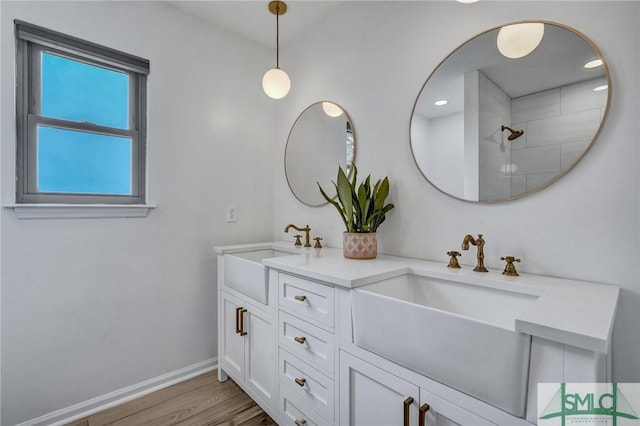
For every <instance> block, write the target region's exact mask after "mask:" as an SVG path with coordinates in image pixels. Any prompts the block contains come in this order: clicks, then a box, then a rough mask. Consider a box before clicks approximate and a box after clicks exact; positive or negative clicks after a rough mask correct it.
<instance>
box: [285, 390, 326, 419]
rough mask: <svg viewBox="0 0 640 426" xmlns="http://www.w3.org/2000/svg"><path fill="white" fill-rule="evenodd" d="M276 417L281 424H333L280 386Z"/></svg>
mask: <svg viewBox="0 0 640 426" xmlns="http://www.w3.org/2000/svg"><path fill="white" fill-rule="evenodd" d="M278 418H279V422H280V423H279V424H281V425H283V426H331V425H332V424H333V423H332V422H328V421H327V420H325V419H323V418H322V417H321V416H320V415H319V414H318V413H316V412H315V410H313V409H312V408H310V407H308V406H306V405H305V404H304V403H303V402H301V401H300V400H299V399H298V398H296V397H295V396H293V395H292V394H291V392H289V391H288V390H287V389H286V388H284V387H282V386H281V387H280V404H279V406H278Z"/></svg>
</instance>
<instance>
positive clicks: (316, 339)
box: [278, 311, 335, 376]
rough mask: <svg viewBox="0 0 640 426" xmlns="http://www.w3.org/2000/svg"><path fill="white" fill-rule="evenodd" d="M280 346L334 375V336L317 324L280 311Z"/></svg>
mask: <svg viewBox="0 0 640 426" xmlns="http://www.w3.org/2000/svg"><path fill="white" fill-rule="evenodd" d="M279 323H280V325H279V329H280V336H279V338H278V340H279V343H280V346H281V347H283V348H285V349H287V350H288V351H289V352H291V353H292V354H293V355H295V356H297V357H298V358H300V359H301V360H302V361H304V362H306V363H307V364H309V365H311V366H312V367H314V368H317V369H319V370H321V371H322V372H324V373H326V374H328V375H330V376H333V370H334V358H335V357H334V353H335V352H334V336H333V334H331V333H329V332H328V331H325V330H323V329H321V328H319V327H316V326H315V325H312V324H310V323H308V322H306V321H303V320H301V319H299V318H296V317H294V316H292V315H289V314H287V313H285V312H282V311H281V312H280V320H279Z"/></svg>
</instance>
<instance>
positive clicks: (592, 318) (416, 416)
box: [217, 243, 619, 426]
mask: <svg viewBox="0 0 640 426" xmlns="http://www.w3.org/2000/svg"><path fill="white" fill-rule="evenodd" d="M284 248H286V246H282V245H280V244H278V243H271V244H270V245H266V244H256V245H253V246H250V245H246V246H232V247H228V248H224V247H222V248H218V249H217V250H218V253H219V254H221V256H219V260H218V285H219V292H218V295H219V302H218V307H219V311H218V318H219V329H218V362H219V378H220V380H224V379H226V374H228V375H229V376H231V377H232V378H233V379H234V380H235V381H236V382H237V383H238V385H240V387H242V388H243V389H244V390H245V391H246V392H247V393H248V394H249V395H250V396H251V397H252V398H253V399H254V400H255V401H256V402H257V403H258V404H259V405H260V406H261V407H262V408H263V409H264V410H265V411H266V412H267V413H268V414H269V415H270V416H271V417H273V418H274V420H276V421H277V422H278V424H280V425H291V426H302V425H305V426H358V425H360V426H376V425H379V426H391V425H393V426H395V425H407V426H427V425H428V426H456V425H458V426H468V425H473V426H486V425H501V426H502V425H506V426H531V425H533V424H536V422H537V400H536V391H537V384H538V383H543V382H609V381H611V375H610V372H611V355H610V350H611V330H612V328H613V323H614V320H615V313H616V307H617V303H618V297H619V289H618V288H617V287H614V286H607V285H602V284H597V283H587V282H579V281H571V280H563V279H558V278H550V277H537V276H533V275H528V276H527V274H521V276H520V277H517V278H513V277H505V276H502V275H501V274H500V273H499V272H489V273H488V274H480V275H479V274H477V273H475V272H473V271H470V270H464V269H463V270H458V271H450V270H448V269H447V268H446V265H443V264H441V263H436V262H429V261H418V260H411V259H403V258H397V257H391V256H379V257H378V258H377V259H375V260H369V261H351V260H347V259H344V258H343V256H342V251H341V250H337V249H330V248H323V249H322V251H299V252H298V254H294V255H286V254H287V253H285V254H284V255H282V256H281V257H264V258H263V259H262V261H261V262H262V263H261V264H258V265H263V266H265V267H266V268H267V269H266V271H267V272H266V273H264V274H263V273H262V272H260V271H259V270H257V269H256V270H255V271H257V272H256V273H254V274H252V275H253V276H254V278H256V277H257V278H260V277H261V276H262V275H265V278H266V277H268V281H266V283H268V285H267V286H266V287H265V288H264V291H263V290H262V288H260V293H259V295H260V296H261V295H262V294H264V298H262V299H259V298H256V297H255V296H256V295H254V297H250V296H249V295H248V294H243V293H242V291H243V289H244V290H245V291H248V292H250V293H252V290H254V289H252V288H250V289H248V290H247V288H246V287H243V286H242V285H237V284H238V283H236V285H235V286H225V282H224V281H225V280H224V274H223V273H222V272H221V271H223V270H224V262H223V261H222V259H221V258H223V257H224V254H225V253H234V252H236V251H239V250H244V251H250V250H254V251H259V252H260V255H261V256H262V255H264V256H271V255H275V254H276V250H284ZM237 257H242V256H237ZM249 257H250V256H248V255H244V257H243V258H245V259H246V258H249ZM228 263H229V264H231V262H228ZM232 266H233V265H232ZM253 266H255V265H253ZM409 274H411V275H412V276H413V277H421V278H420V279H422V280H423V281H428V280H429V279H433V280H437V281H438V285H441V286H447V288H448V289H449V290H452V289H453V287H456V288H458V289H461V291H464V292H466V293H469V292H473V291H476V290H480V289H482V291H483V294H485V293H490V294H494V293H496V294H497V293H499V292H504V291H508V292H520V293H522V294H525V295H527V296H526V298H527V303H526V305H524V306H522V307H521V308H518V312H515V313H513V315H512V316H513V318H515V325H514V324H511V322H513V319H512V320H511V322H510V324H508V325H505V326H504V327H507V328H508V329H510V330H512V332H513V333H515V334H518V333H520V334H522V335H523V336H525V338H527V339H529V337H526V336H531V337H530V341H531V345H530V350H526V351H525V352H526V354H527V355H526V365H525V367H524V368H525V374H524V378H523V386H524V387H525V388H526V393H525V394H524V396H523V397H522V398H523V400H524V399H526V402H525V403H524V404H525V406H524V408H523V409H522V410H520V411H519V412H521V413H522V414H514V413H513V412H512V411H509V410H507V409H505V408H504V407H502V406H501V405H500V404H498V403H494V402H492V400H491V399H489V398H487V397H486V395H484V394H480V395H475V394H474V393H471V392H468V391H466V388H464V387H462V388H461V387H460V386H459V384H458V385H456V383H453V382H452V381H451V380H447V377H449V376H446V375H445V376H442V377H444V379H443V378H442V377H440V376H437V377H436V375H435V374H429V373H425V372H423V371H422V370H421V369H419V368H415V366H414V368H412V366H411V365H406V364H405V363H403V360H402V359H400V360H398V359H396V358H395V355H393V354H392V355H393V356H392V355H389V354H388V353H386V352H385V351H382V350H379V349H378V348H377V347H373V348H371V347H369V346H367V345H365V344H363V343H362V341H358V339H357V336H358V334H357V332H361V331H362V327H364V328H365V329H366V331H367V332H368V333H372V334H373V338H377V339H379V340H380V341H381V344H382V345H383V346H384V344H388V342H389V341H391V340H393V341H394V342H395V343H393V345H395V346H394V347H396V348H399V349H400V350H399V352H402V351H409V352H411V351H414V353H415V351H417V349H421V350H428V349H429V348H434V349H433V351H436V352H437V351H438V350H439V349H438V346H437V344H438V343H440V344H443V343H446V339H447V338H448V337H449V334H447V332H446V331H447V330H450V329H451V327H449V323H443V324H444V325H442V327H441V328H439V329H440V330H444V332H443V333H440V334H437V335H434V337H432V338H431V340H429V339H424V338H419V337H417V336H416V335H415V334H414V333H412V332H411V331H409V330H410V329H409V328H407V327H405V325H406V323H407V322H408V321H409V322H410V321H421V323H424V322H425V321H423V320H417V319H416V318H415V317H414V316H413V315H410V316H408V317H407V318H405V317H402V318H401V320H400V321H399V324H396V323H397V322H398V315H397V312H398V311H397V310H395V311H394V310H393V309H390V307H389V306H390V305H389V303H390V301H392V300H395V301H396V302H394V303H397V301H398V300H401V296H400V295H398V294H396V293H395V292H391V293H389V294H388V295H387V294H386V293H385V294H382V296H384V297H377V298H376V299H375V302H376V305H375V306H374V307H373V309H374V310H373V313H374V314H376V313H379V315H380V318H382V319H383V320H384V321H386V322H385V323H384V324H385V325H390V327H387V329H386V333H387V334H384V330H382V328H383V327H381V325H380V324H379V321H378V325H377V326H372V324H373V323H374V322H375V321H373V320H372V319H369V318H370V317H367V319H365V320H364V321H363V320H362V318H363V317H362V315H360V316H358V315H357V313H358V309H361V310H362V305H360V306H359V305H358V304H357V303H354V301H355V300H356V299H355V297H354V294H356V293H357V292H358V291H360V290H362V291H369V292H371V288H372V287H373V286H376V285H378V284H379V283H380V281H381V280H385V282H386V285H387V287H389V288H391V289H396V288H398V286H397V285H393V284H397V283H396V281H395V279H396V278H397V277H401V276H403V275H409ZM245 275H247V274H232V275H231V276H233V277H240V276H245ZM392 280H394V281H393V283H392V282H391V281H392ZM418 282H419V281H415V282H413V283H414V284H415V283H418ZM449 282H450V283H449ZM262 283H263V284H264V283H265V282H264V281H263V282H262ZM369 285H371V286H370V287H369V290H367V289H366V288H365V286H369ZM387 287H385V288H387ZM414 287H416V286H414ZM378 290H380V289H378ZM430 291H431V293H432V294H433V293H434V292H435V290H433V289H431V290H430ZM381 293H382V292H381ZM466 293H465V294H466ZM252 294H253V293H252ZM256 294H257V293H256ZM439 294H440V295H442V293H439ZM474 294H475V293H474ZM500 294H502V293H500ZM403 297H404V296H403ZM461 297H462V296H461V294H458V295H456V296H452V297H451V298H450V299H448V300H451V301H453V302H456V303H458V302H460V300H462V299H461ZM258 300H265V303H261V302H260V301H258ZM409 300H413V299H411V298H409ZM491 300H493V299H488V298H483V299H478V298H476V299H473V301H474V302H477V303H478V305H481V306H485V307H486V306H487V305H490V304H491V303H492V302H491ZM576 300H577V301H578V302H579V303H574V302H576ZM377 303H379V304H377ZM463 305H464V306H468V305H469V303H463ZM423 306H426V305H423ZM491 306H492V305H491ZM499 306H500V307H501V308H502V307H504V306H509V307H512V306H516V305H515V304H514V303H513V302H511V303H501V304H499ZM587 307H588V309H587ZM427 308H428V307H427ZM427 308H423V309H427ZM445 308H447V307H446V306H445ZM445 308H441V309H445ZM447 309H451V310H452V311H453V308H451V307H448V308H447ZM520 311H522V312H520ZM360 312H362V311H360ZM465 312H466V313H465ZM483 312H484V311H483ZM463 314H465V315H467V316H469V317H470V316H472V314H474V313H473V312H472V313H469V312H467V311H464V312H463ZM456 315H462V314H456ZM454 316H455V315H454ZM372 318H376V319H377V317H372ZM456 318H457V317H456ZM356 320H358V321H359V322H357V321H356ZM426 323H428V325H429V326H430V327H434V328H436V327H437V324H434V323H433V322H430V321H426ZM358 327H360V329H358ZM354 330H355V332H354ZM389 330H391V331H389ZM396 330H397V333H398V334H399V335H398V336H395V335H390V334H389V333H394V332H396ZM245 332H246V333H247V334H244V333H245ZM476 334H482V336H481V337H483V338H484V339H487V341H485V340H483V341H482V342H480V343H477V345H481V344H490V342H488V340H490V338H491V336H489V335H488V334H487V335H485V334H483V333H476ZM389 336H391V337H393V338H390V337H389ZM395 337H398V338H395ZM457 338H458V339H462V338H461V337H457ZM442 347H443V346H442V345H441V346H440V350H442ZM477 347H480V346H477ZM446 348H450V346H446ZM472 349H473V346H472V347H471V350H469V351H464V352H465V353H467V352H468V357H469V358H463V359H462V360H460V359H458V360H457V361H455V360H454V359H453V358H452V357H449V358H448V359H449V360H450V362H449V363H444V364H443V365H442V366H441V367H439V368H441V369H451V370H455V369H456V366H457V365H461V363H464V362H467V361H469V362H471V361H473V360H474V358H473V357H474V356H480V355H477V354H475V353H474V351H473V350H472ZM451 350H453V349H451ZM480 352H481V351H479V353H480ZM437 353H441V352H437ZM441 356H444V357H446V354H442V355H441ZM417 358H418V359H419V360H423V361H424V357H422V356H420V357H417ZM449 373H451V371H449ZM518 374H520V373H518ZM465 377H466V376H465ZM478 377H479V378H478ZM471 379H474V380H476V381H478V380H480V381H481V383H482V384H484V383H485V382H486V386H487V387H492V386H501V385H504V383H499V382H496V381H495V380H494V381H491V380H490V379H485V378H483V377H482V376H480V375H476V376H474V377H469V380H471ZM427 407H428V410H427V409H426V408H427ZM501 407H502V408H501Z"/></svg>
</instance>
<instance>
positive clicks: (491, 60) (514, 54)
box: [410, 21, 610, 202]
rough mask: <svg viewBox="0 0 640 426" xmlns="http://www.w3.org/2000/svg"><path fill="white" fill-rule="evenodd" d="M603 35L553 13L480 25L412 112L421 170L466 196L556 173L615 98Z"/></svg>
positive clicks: (549, 178) (486, 198)
mask: <svg viewBox="0 0 640 426" xmlns="http://www.w3.org/2000/svg"><path fill="white" fill-rule="evenodd" d="M609 83H610V80H609V73H608V70H607V65H606V63H605V62H604V59H603V58H602V55H601V54H600V52H599V51H598V49H597V48H596V47H595V45H594V44H593V43H592V42H591V41H590V40H588V39H587V38H586V37H585V36H584V35H582V34H580V33H578V32H577V31H575V30H573V29H571V28H568V27H565V26H562V25H559V24H556V23H550V22H539V21H537V22H519V23H515V24H510V25H505V26H503V27H499V28H495V29H492V30H489V31H487V32H485V33H482V34H480V35H478V36H476V37H475V38H473V39H471V40H469V41H468V42H466V43H465V44H463V45H462V46H460V47H459V48H458V49H457V50H455V51H454V52H453V53H451V54H450V55H449V56H448V57H446V58H445V59H444V60H443V61H442V62H441V63H440V65H438V67H437V68H436V69H435V70H434V71H433V73H432V74H431V75H430V76H429V78H428V79H427V81H426V83H425V84H424V85H423V87H422V90H421V92H420V94H419V95H418V98H417V99H416V103H415V105H414V107H413V113H412V117H411V124H410V133H411V136H410V138H411V141H410V143H411V151H412V153H413V158H414V160H415V162H416V165H417V166H418V168H419V169H420V171H421V172H422V174H423V176H424V177H425V178H426V179H427V181H429V182H430V183H431V184H432V185H434V186H435V187H436V188H437V189H439V190H440V191H442V192H444V193H446V194H448V195H451V196H453V197H455V198H459V199H462V200H466V201H475V202H495V201H507V200H513V199H516V198H520V197H523V196H525V195H527V194H530V193H531V192H534V191H536V190H539V189H541V188H544V187H546V186H548V185H550V184H551V183H553V182H555V181H556V180H558V179H559V178H560V177H561V176H563V175H564V174H565V173H567V172H568V171H569V170H570V169H571V168H573V167H574V166H575V165H576V164H577V162H578V161H579V160H580V159H581V158H582V157H583V156H584V154H585V153H586V152H587V151H588V149H589V147H590V146H591V144H592V143H593V141H594V140H595V138H596V136H597V135H598V133H599V132H600V128H601V126H602V123H603V121H604V118H605V116H606V111H607V107H608V105H609V97H610V95H609V92H610V90H609Z"/></svg>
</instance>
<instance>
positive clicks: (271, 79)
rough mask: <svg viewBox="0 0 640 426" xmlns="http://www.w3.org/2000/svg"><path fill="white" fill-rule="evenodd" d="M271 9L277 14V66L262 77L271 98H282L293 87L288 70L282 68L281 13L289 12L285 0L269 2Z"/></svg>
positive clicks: (265, 89) (266, 91)
mask: <svg viewBox="0 0 640 426" xmlns="http://www.w3.org/2000/svg"><path fill="white" fill-rule="evenodd" d="M269 11H270V12H271V13H273V14H274V15H276V67H275V68H272V69H270V70H269V71H267V72H266V73H265V74H264V77H262V89H263V90H264V93H266V94H267V96H269V97H270V98H273V99H281V98H284V97H285V96H287V93H289V89H290V88H291V81H290V80H289V76H288V75H287V73H286V72H284V71H283V70H281V69H280V40H279V37H280V22H279V18H280V15H284V14H285V13H286V12H287V5H286V4H285V2H283V1H278V0H275V1H272V2H271V3H269Z"/></svg>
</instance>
